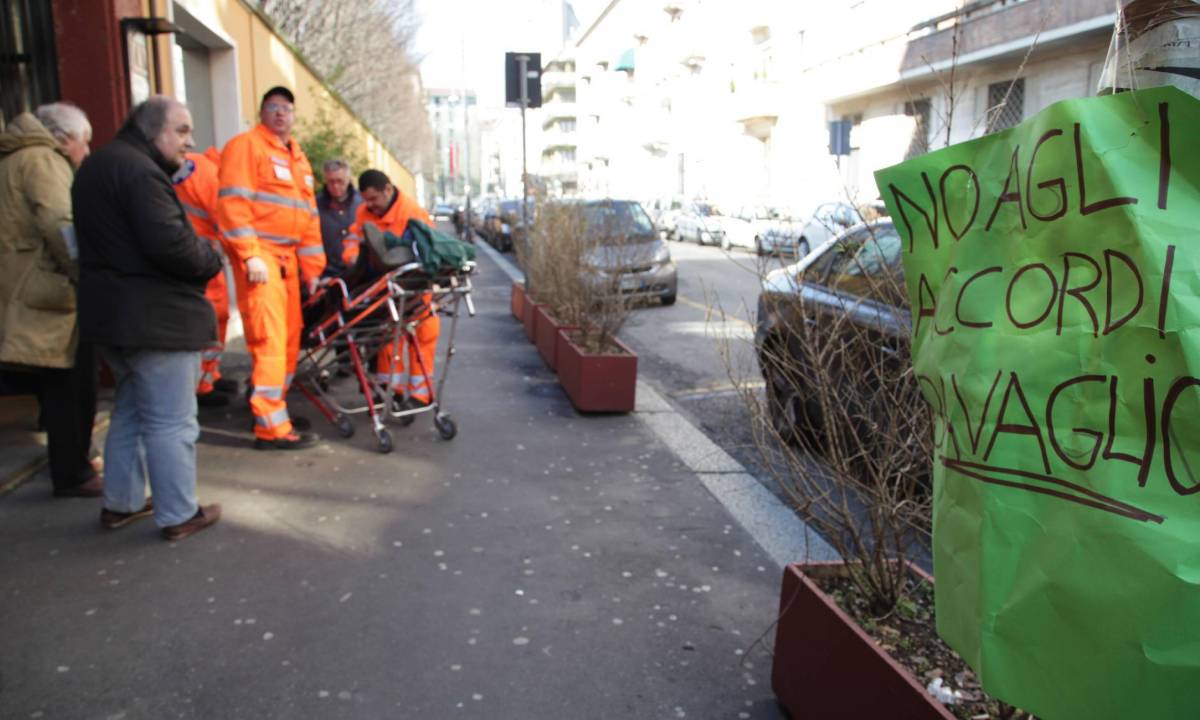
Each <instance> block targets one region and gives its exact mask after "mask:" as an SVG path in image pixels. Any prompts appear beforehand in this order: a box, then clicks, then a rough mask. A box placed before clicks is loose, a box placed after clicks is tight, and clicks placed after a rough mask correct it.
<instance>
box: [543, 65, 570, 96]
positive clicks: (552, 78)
mask: <svg viewBox="0 0 1200 720" xmlns="http://www.w3.org/2000/svg"><path fill="white" fill-rule="evenodd" d="M558 88H571V89H572V90H573V89H574V88H575V73H573V72H565V71H562V70H546V71H545V72H543V73H542V94H543V95H547V94H549V93H550V91H551V90H555V89H558Z"/></svg>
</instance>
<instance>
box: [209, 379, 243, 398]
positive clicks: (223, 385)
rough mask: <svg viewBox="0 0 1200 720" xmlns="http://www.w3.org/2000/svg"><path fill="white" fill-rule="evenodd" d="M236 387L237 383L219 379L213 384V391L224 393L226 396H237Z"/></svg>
mask: <svg viewBox="0 0 1200 720" xmlns="http://www.w3.org/2000/svg"><path fill="white" fill-rule="evenodd" d="M238 387H239V383H238V381H237V380H230V379H229V378H219V379H218V380H217V381H216V382H215V383H213V390H214V391H216V392H219V393H225V394H227V395H237V391H238Z"/></svg>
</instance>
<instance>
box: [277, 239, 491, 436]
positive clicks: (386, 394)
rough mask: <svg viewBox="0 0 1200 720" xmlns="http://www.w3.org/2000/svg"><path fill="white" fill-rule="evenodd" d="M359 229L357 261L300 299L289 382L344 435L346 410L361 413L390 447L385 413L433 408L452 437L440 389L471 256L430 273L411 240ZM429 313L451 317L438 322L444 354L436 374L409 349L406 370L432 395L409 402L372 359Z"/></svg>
mask: <svg viewBox="0 0 1200 720" xmlns="http://www.w3.org/2000/svg"><path fill="white" fill-rule="evenodd" d="M363 234H364V243H363V246H362V250H361V252H360V254H359V257H358V261H357V262H356V263H355V265H354V266H353V267H352V268H350V269H349V270H348V271H347V272H346V273H345V274H344V275H342V276H340V277H335V278H326V279H323V280H322V281H321V283H320V285H319V287H318V289H317V291H316V292H315V293H314V294H312V295H311V296H310V297H309V298H308V299H307V300H305V302H304V305H303V310H304V320H305V323H304V324H305V327H304V334H303V336H302V340H301V352H300V357H299V360H298V362H297V365H296V378H295V380H294V381H293V384H294V386H295V387H297V388H299V389H300V391H301V392H302V393H303V394H304V396H305V397H307V398H308V399H309V401H310V402H312V404H313V405H314V406H315V407H316V408H317V410H319V411H320V413H321V414H322V415H323V416H324V417H325V419H326V420H328V421H329V422H330V423H331V424H332V425H333V426H334V427H335V428H336V429H337V431H338V433H339V434H340V435H341V436H342V437H345V438H349V437H351V436H352V435H354V429H355V428H354V423H353V422H352V421H351V416H353V415H359V414H363V413H365V414H366V415H367V416H368V417H369V418H370V422H371V428H372V431H373V432H374V433H375V439H376V443H377V448H378V449H379V451H380V452H383V453H388V452H391V451H392V448H393V447H394V444H393V440H392V434H391V432H390V431H389V430H388V428H387V425H386V423H387V422H388V421H395V422H397V423H399V424H400V425H411V424H412V423H413V421H414V420H416V416H417V415H421V414H424V413H431V414H432V417H433V425H434V427H435V428H436V430H437V432H438V434H439V435H441V437H442V438H443V439H445V440H451V439H453V438H454V436H455V435H456V434H457V433H458V428H457V426H456V425H455V422H454V420H453V419H452V418H451V417H450V415H449V414H447V413H446V411H445V409H444V407H443V403H444V390H445V386H446V379H447V377H448V376H449V371H450V361H451V359H452V358H453V357H454V354H455V348H454V336H455V332H456V330H457V328H458V319H459V316H460V314H461V308H462V307H464V306H465V307H466V309H467V312H468V314H470V315H471V316H474V315H475V305H474V303H473V302H472V301H471V274H472V273H473V272H474V271H475V263H474V262H473V261H467V262H464V263H463V264H462V265H461V266H458V267H448V268H441V269H439V270H438V271H437V272H436V273H430V272H427V271H426V270H425V269H423V266H422V263H421V262H420V259H419V258H418V257H417V255H416V253H415V251H414V249H413V248H411V247H405V246H394V247H388V246H387V243H386V241H385V238H384V235H383V233H381V232H379V231H378V229H377V228H375V227H374V226H371V225H368V226H367V227H366V228H364V233H363ZM430 313H439V314H441V315H442V316H445V317H448V318H449V320H450V322H449V328H448V330H447V328H446V323H443V326H442V327H443V330H442V337H441V339H440V341H439V342H440V344H441V345H442V346H443V347H444V359H443V360H442V361H441V362H440V363H437V366H438V367H437V375H436V377H435V375H434V374H433V373H431V372H427V368H425V367H423V364H424V363H422V362H421V361H420V358H419V353H413V355H414V356H415V357H416V358H417V359H416V365H417V367H409V368H408V372H409V374H410V375H412V376H419V377H424V378H425V380H424V383H425V385H426V388H425V389H426V390H427V391H428V392H427V393H425V394H426V395H427V397H428V398H429V400H430V402H429V404H427V405H419V406H410V405H406V404H405V403H403V402H400V401H399V399H398V398H400V397H402V395H403V391H404V388H405V387H406V386H404V385H401V384H400V383H398V382H395V381H394V379H395V375H392V376H391V377H392V379H391V380H387V381H382V380H381V379H380V378H379V377H377V376H376V375H375V373H373V372H371V367H372V365H373V364H374V363H375V362H376V358H377V356H378V354H379V351H380V349H381V348H384V347H390V348H393V349H395V351H396V352H398V353H399V352H400V351H401V349H402V348H404V347H406V346H414V345H415V343H416V342H417V338H416V329H417V326H418V325H419V324H420V322H421V321H422V320H423V319H425V318H426V317H428V316H429V314H430ZM347 373H349V374H350V375H352V376H353V382H354V384H355V385H356V386H357V387H355V388H354V392H347V391H348V390H349V388H348V387H343V386H344V385H346V383H338V382H337V378H338V376H339V375H345V374H347ZM348 379H349V378H348Z"/></svg>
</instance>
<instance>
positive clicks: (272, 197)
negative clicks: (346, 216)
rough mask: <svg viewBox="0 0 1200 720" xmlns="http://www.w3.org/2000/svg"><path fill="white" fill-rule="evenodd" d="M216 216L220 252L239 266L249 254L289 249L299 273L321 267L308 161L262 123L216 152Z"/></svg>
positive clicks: (313, 273) (309, 274) (314, 273)
mask: <svg viewBox="0 0 1200 720" xmlns="http://www.w3.org/2000/svg"><path fill="white" fill-rule="evenodd" d="M218 196H219V199H218V201H217V222H218V225H219V226H220V228H221V237H222V239H223V240H224V242H225V249H226V252H227V253H228V254H229V256H230V258H231V259H236V261H237V263H238V264H239V266H241V267H244V264H245V262H246V261H247V260H249V259H250V258H252V257H265V256H266V254H267V253H275V254H279V253H280V252H295V253H296V255H297V258H298V259H299V263H300V275H301V276H302V277H303V278H304V279H305V280H311V279H314V278H316V277H319V276H320V274H321V271H322V270H324V269H325V249H324V246H323V245H322V244H321V222H320V219H319V216H318V215H317V200H316V195H315V194H314V193H313V172H312V166H311V165H309V163H308V158H307V157H306V156H305V155H304V151H303V150H301V149H300V144H299V143H297V142H296V141H295V140H292V141H291V142H290V143H288V145H284V144H283V142H282V141H281V140H280V139H279V138H278V137H276V136H275V134H274V133H272V132H271V131H270V130H268V129H267V128H265V127H263V126H262V125H258V126H256V127H255V128H254V129H252V130H249V131H247V132H244V133H242V134H241V135H238V136H237V137H235V138H233V139H232V140H230V141H229V142H228V143H227V144H226V145H225V149H224V150H223V151H222V152H221V171H220V190H219V191H218Z"/></svg>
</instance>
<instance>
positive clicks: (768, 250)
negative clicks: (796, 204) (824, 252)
mask: <svg viewBox="0 0 1200 720" xmlns="http://www.w3.org/2000/svg"><path fill="white" fill-rule="evenodd" d="M858 222H860V218H859V213H858V211H857V210H855V208H854V206H853V205H851V204H849V203H844V202H828V203H823V204H821V205H818V206H817V208H816V209H815V210H813V211H812V213H811V214H809V215H807V216H806V217H804V218H802V219H800V220H792V219H787V220H780V221H778V222H776V223H775V224H773V225H772V226H770V227H769V229H767V230H766V231H765V232H764V233H762V234H761V235H759V237H758V242H757V246H756V247H755V251H756V252H757V253H758V254H759V255H777V256H785V255H786V256H790V257H795V258H797V259H799V258H802V257H804V256H805V255H807V254H808V253H809V251H810V250H812V249H813V248H815V247H817V246H819V245H821V244H823V243H824V242H825V241H826V240H828V239H830V238H832V237H834V236H836V235H838V234H839V233H841V232H842V231H844V230H845V229H846V228H848V227H851V226H853V225H855V224H857V223H858Z"/></svg>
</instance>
